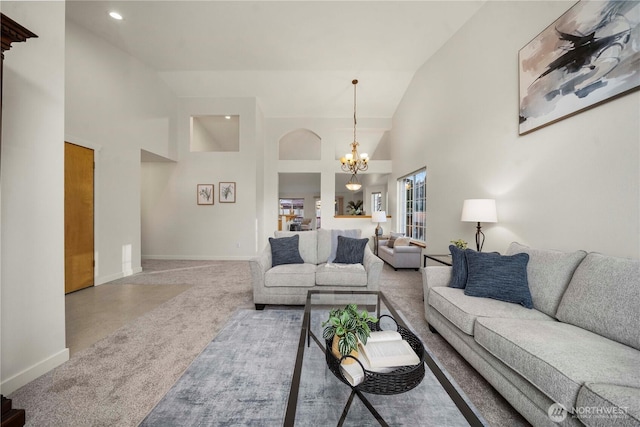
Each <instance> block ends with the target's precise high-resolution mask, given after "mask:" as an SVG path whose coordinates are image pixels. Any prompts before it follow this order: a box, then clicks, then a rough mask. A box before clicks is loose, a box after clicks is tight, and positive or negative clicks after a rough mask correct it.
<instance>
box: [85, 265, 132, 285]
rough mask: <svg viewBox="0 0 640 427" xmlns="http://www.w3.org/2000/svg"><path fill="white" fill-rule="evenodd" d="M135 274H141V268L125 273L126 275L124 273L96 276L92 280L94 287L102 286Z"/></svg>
mask: <svg viewBox="0 0 640 427" xmlns="http://www.w3.org/2000/svg"><path fill="white" fill-rule="evenodd" d="M136 273H142V267H136V268H133V269H131V270H130V271H127V272H126V274H125V272H124V271H121V272H119V273H115V274H109V275H107V276H97V277H96V278H95V280H94V285H95V286H98V285H104V284H105V283H109V282H112V281H114V280H118V279H122V278H123V277H127V276H132V275H134V274H136Z"/></svg>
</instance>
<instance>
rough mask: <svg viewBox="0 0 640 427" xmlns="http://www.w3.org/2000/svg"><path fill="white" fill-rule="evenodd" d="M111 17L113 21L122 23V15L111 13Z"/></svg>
mask: <svg viewBox="0 0 640 427" xmlns="http://www.w3.org/2000/svg"><path fill="white" fill-rule="evenodd" d="M109 16H110V17H112V18H113V19H117V20H118V21H122V15H120V14H119V13H118V12H109Z"/></svg>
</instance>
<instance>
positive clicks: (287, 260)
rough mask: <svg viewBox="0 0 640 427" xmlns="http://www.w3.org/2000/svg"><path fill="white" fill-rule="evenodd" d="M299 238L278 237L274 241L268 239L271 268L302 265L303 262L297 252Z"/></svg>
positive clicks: (296, 236)
mask: <svg viewBox="0 0 640 427" xmlns="http://www.w3.org/2000/svg"><path fill="white" fill-rule="evenodd" d="M299 240H300V236H298V235H297V234H296V235H293V236H291V237H280V238H278V239H274V238H273V237H269V245H271V259H272V261H271V266H272V267H275V266H276V265H282V264H304V260H303V259H302V257H301V256H300V251H299V250H298V242H299Z"/></svg>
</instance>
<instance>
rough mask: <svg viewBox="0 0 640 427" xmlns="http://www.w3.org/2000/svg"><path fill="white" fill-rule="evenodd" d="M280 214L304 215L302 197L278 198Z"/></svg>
mask: <svg viewBox="0 0 640 427" xmlns="http://www.w3.org/2000/svg"><path fill="white" fill-rule="evenodd" d="M280 215H291V216H300V217H303V216H304V199H280Z"/></svg>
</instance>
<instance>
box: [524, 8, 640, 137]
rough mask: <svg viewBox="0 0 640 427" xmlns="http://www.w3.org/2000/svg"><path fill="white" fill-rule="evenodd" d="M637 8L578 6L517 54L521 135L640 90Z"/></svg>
mask: <svg viewBox="0 0 640 427" xmlns="http://www.w3.org/2000/svg"><path fill="white" fill-rule="evenodd" d="M639 32H640V2H638V1H617V0H607V1H584V0H583V1H579V2H578V3H576V4H575V5H574V6H573V7H572V8H571V9H569V10H568V11H567V12H566V13H565V14H564V15H562V16H561V17H560V18H558V19H557V20H556V21H555V22H554V23H552V24H551V25H549V26H548V27H547V28H546V29H545V30H544V31H542V32H541V33H540V34H538V35H537V36H536V37H535V38H534V39H533V40H532V41H530V42H529V43H528V44H527V45H526V46H525V47H523V48H522V49H520V52H519V53H518V62H519V77H520V128H519V133H520V135H523V134H525V133H528V132H531V131H533V130H535V129H538V128H540V127H542V126H545V125H548V124H551V123H554V122H557V121H558V120H561V119H563V118H566V117H569V116H571V115H573V114H576V113H578V112H580V111H583V110H585V109H587V108H590V107H594V106H596V105H598V104H601V103H603V102H605V101H607V100H611V99H612V98H614V97H617V96H621V95H623V94H626V93H629V92H631V91H632V90H634V89H638V88H639V87H640V68H638V63H639V62H640V43H638V42H637V41H638V37H639Z"/></svg>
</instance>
